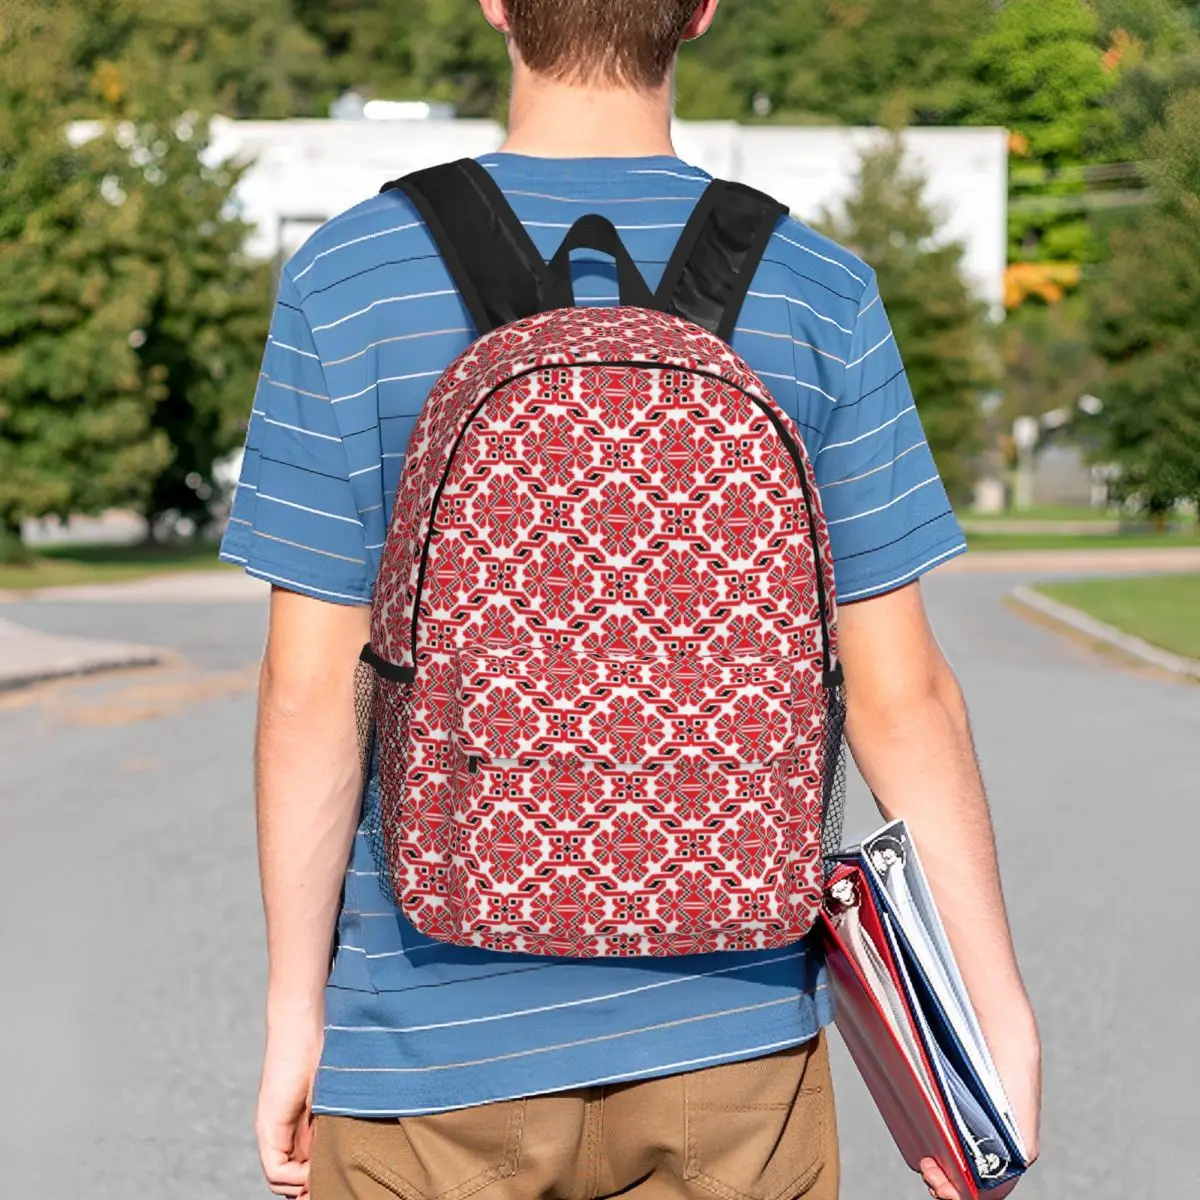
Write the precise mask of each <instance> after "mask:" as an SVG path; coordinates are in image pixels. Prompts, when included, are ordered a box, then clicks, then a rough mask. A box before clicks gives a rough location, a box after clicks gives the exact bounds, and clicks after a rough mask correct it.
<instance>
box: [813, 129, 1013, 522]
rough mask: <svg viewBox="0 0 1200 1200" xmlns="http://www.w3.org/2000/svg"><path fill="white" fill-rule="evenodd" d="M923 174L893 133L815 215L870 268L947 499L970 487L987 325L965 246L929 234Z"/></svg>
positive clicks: (984, 380)
mask: <svg viewBox="0 0 1200 1200" xmlns="http://www.w3.org/2000/svg"><path fill="white" fill-rule="evenodd" d="M924 192H925V183H924V180H923V179H922V178H921V177H920V175H919V174H917V173H916V172H915V171H913V170H911V169H910V168H909V167H908V166H907V165H906V164H905V161H904V153H903V149H902V147H901V145H900V144H899V142H898V141H897V140H889V141H887V142H885V143H883V144H882V145H881V147H879V148H877V149H875V150H873V151H870V152H868V153H867V154H865V155H864V156H863V159H862V162H861V165H860V168H859V172H858V177H857V181H856V187H855V190H854V194H853V195H852V196H851V198H850V199H849V200H848V201H847V202H846V204H845V207H844V210H843V211H842V212H840V213H837V214H830V215H828V216H827V217H826V219H825V221H824V222H823V228H824V231H825V232H826V233H828V234H829V235H830V236H831V237H833V238H835V239H836V240H838V241H840V242H842V243H843V244H844V245H846V246H849V247H850V248H852V249H853V250H854V251H855V252H856V253H857V254H859V255H860V256H861V257H862V258H863V259H864V260H865V261H866V262H868V263H870V265H871V266H872V267H873V268H874V270H875V272H876V275H877V276H878V279H879V291H880V294H881V295H882V296H883V298H884V302H885V303H886V305H887V309H888V314H889V316H890V317H891V321H892V328H893V329H894V330H895V334H896V343H897V345H898V346H899V348H900V352H901V354H902V355H903V356H904V362H905V366H906V368H907V371H908V377H909V381H910V383H911V384H912V389H913V394H914V395H915V397H916V403H917V410H918V411H919V412H920V414H921V420H922V422H923V423H924V426H925V432H926V435H927V437H928V439H929V444H930V447H931V448H932V450H933V454H934V457H935V459H936V460H937V464H938V469H939V470H940V471H941V474H942V478H943V480H944V481H945V483H946V487H947V489H948V490H949V492H950V494H951V496H952V497H954V498H956V499H961V498H963V497H965V496H966V494H967V493H968V492H969V490H970V485H971V482H972V480H973V477H974V466H975V457H976V454H977V452H978V450H979V433H980V399H981V395H982V393H983V392H984V390H985V389H986V388H987V387H988V386H989V385H990V384H991V383H992V382H994V380H993V372H992V370H991V367H990V361H991V354H990V347H989V343H990V340H991V337H992V331H991V329H990V327H989V323H988V318H987V316H986V311H985V308H984V306H983V305H982V304H981V303H980V302H979V301H978V300H977V299H976V298H975V296H974V294H973V292H972V290H971V287H970V285H969V284H968V282H967V281H966V279H965V278H964V276H963V269H962V258H963V248H962V246H961V245H958V244H957V243H953V242H950V243H947V242H940V241H938V240H937V231H938V221H937V219H936V214H934V213H933V212H932V211H931V209H930V207H929V206H928V204H927V203H926V201H925V196H924Z"/></svg>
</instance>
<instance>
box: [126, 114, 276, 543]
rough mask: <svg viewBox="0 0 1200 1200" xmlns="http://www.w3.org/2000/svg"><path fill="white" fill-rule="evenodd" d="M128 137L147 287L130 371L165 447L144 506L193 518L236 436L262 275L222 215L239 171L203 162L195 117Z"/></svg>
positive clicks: (261, 329) (265, 301) (254, 361)
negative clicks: (140, 196)
mask: <svg viewBox="0 0 1200 1200" xmlns="http://www.w3.org/2000/svg"><path fill="white" fill-rule="evenodd" d="M137 137H138V139H139V145H140V146H141V147H142V148H143V151H142V154H140V155H137V158H139V159H140V158H143V157H144V158H146V160H147V161H146V165H145V166H144V167H143V168H142V172H141V178H140V179H139V180H138V181H137V186H138V188H139V190H140V191H142V192H143V193H144V200H143V213H142V220H141V223H140V228H139V234H140V239H139V245H140V249H141V252H142V254H143V256H144V259H145V261H146V262H147V263H148V264H149V265H150V266H151V267H152V268H153V270H154V282H155V291H154V298H153V303H152V305H151V307H150V310H149V312H148V314H147V317H146V323H145V325H144V326H143V327H142V328H141V330H140V331H139V332H138V333H137V334H136V335H135V337H134V342H135V343H136V344H137V350H138V362H139V367H140V369H141V370H142V372H143V373H144V374H145V375H146V376H147V377H148V378H149V379H151V380H153V381H154V383H155V385H156V388H157V402H156V404H155V407H154V411H153V418H152V419H153V427H154V429H155V430H156V431H158V432H160V433H162V434H164V435H165V436H166V438H167V441H168V444H169V445H170V448H171V460H170V462H169V463H168V464H167V465H166V466H165V467H164V468H163V469H162V470H161V471H160V472H159V473H158V474H157V475H156V476H155V478H154V481H153V487H152V489H151V491H150V494H149V498H148V501H147V503H146V506H145V509H144V511H146V513H147V515H150V516H154V515H156V514H159V513H164V512H167V511H176V512H180V513H181V514H183V515H185V516H188V517H191V518H193V519H195V520H197V522H200V521H202V519H203V517H204V515H205V514H206V512H207V511H208V509H209V505H210V501H211V500H212V498H213V496H214V494H215V492H216V485H215V483H214V480H213V465H214V463H215V462H217V461H218V460H219V459H220V458H222V457H223V456H224V455H226V454H228V453H229V452H230V451H231V450H234V449H236V448H237V446H239V445H240V444H241V442H242V440H243V438H244V434H245V414H246V398H247V397H248V396H251V395H253V394H254V386H255V380H256V378H257V374H258V368H259V361H260V359H261V356H262V345H263V342H264V340H265V338H266V334H267V320H268V313H269V311H270V300H271V271H270V268H269V266H268V265H267V264H265V263H262V262H255V261H252V260H250V259H249V258H248V257H247V256H246V254H245V252H244V250H243V246H244V245H245V242H246V239H247V236H248V234H249V232H250V230H249V228H248V226H246V225H245V224H244V223H243V222H242V221H241V220H239V219H237V218H236V217H235V216H234V215H232V213H231V212H230V211H229V205H230V198H231V194H232V192H233V189H234V188H235V187H236V184H237V180H238V177H239V173H240V172H239V171H238V170H237V169H234V168H230V167H228V166H224V165H218V166H206V165H205V164H204V162H203V157H202V156H203V152H204V148H205V130H204V126H203V124H202V123H194V122H192V121H189V120H187V119H184V120H180V121H176V122H174V123H172V124H170V125H164V124H158V125H153V124H144V125H140V126H138V127H137Z"/></svg>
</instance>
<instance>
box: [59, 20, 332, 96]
mask: <svg viewBox="0 0 1200 1200" xmlns="http://www.w3.org/2000/svg"><path fill="white" fill-rule="evenodd" d="M71 7H72V8H73V9H74V10H75V12H76V13H77V14H78V18H79V23H80V31H79V36H78V38H77V40H76V42H75V56H76V61H77V63H78V67H79V69H80V71H81V72H82V77H83V78H84V79H86V80H87V81H88V82H89V83H91V84H92V85H93V87H94V88H95V89H97V90H98V91H99V92H100V97H99V98H101V99H103V100H104V101H105V102H106V103H108V104H109V105H110V106H111V107H114V108H117V107H120V106H121V105H122V104H124V105H125V110H126V113H127V115H130V116H137V115H138V114H137V113H136V111H133V106H134V105H135V104H136V101H137V99H138V98H139V97H143V96H152V97H154V98H155V99H156V100H158V99H163V100H169V101H170V102H171V103H173V104H174V105H175V107H176V108H177V109H180V110H182V109H187V108H197V109H201V110H203V111H209V112H211V111H216V112H221V113H223V114H224V115H226V116H229V117H269V118H274V117H294V116H314V115H324V113H319V114H318V104H319V100H320V98H321V97H322V96H323V95H324V94H325V92H326V91H327V90H328V84H327V80H326V64H325V55H324V47H323V46H322V45H321V43H320V41H319V40H318V39H317V38H315V37H313V36H312V35H311V34H310V33H309V32H308V31H307V30H306V29H304V27H303V26H302V25H301V24H300V23H299V22H298V21H297V20H296V19H295V16H294V14H293V12H292V0H254V2H253V3H248V2H247V0H169V2H168V3H164V2H163V0H75V3H74V4H72V5H71Z"/></svg>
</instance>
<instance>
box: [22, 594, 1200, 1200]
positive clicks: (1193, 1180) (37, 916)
mask: <svg viewBox="0 0 1200 1200" xmlns="http://www.w3.org/2000/svg"><path fill="white" fill-rule="evenodd" d="M1015 582H1018V580H1016V579H1008V578H1005V577H1001V576H996V575H983V574H972V573H948V574H945V575H943V576H940V577H935V578H934V579H932V580H931V581H930V582H929V584H928V587H927V592H928V596H929V600H930V604H931V607H932V609H933V613H934V617H935V621H936V624H937V627H938V631H939V634H940V636H941V638H942V640H943V643H944V645H945V647H946V649H947V652H948V653H949V655H950V657H951V659H952V660H953V662H954V664H955V666H956V667H957V668H958V670H959V673H960V675H961V677H962V680H963V682H964V686H965V688H966V691H967V694H968V698H969V699H970V701H971V704H972V709H973V712H974V717H975V724H976V731H977V735H978V741H979V747H980V753H981V755H982V758H983V761H984V766H985V770H986V773H987V776H988V779H989V782H990V785H991V790H992V793H993V803H994V807H995V811H996V820H997V825H998V832H999V838H1000V843H1001V851H1002V857H1003V862H1004V866H1005V874H1006V880H1007V885H1008V890H1009V897H1010V902H1011V907H1012V912H1013V920H1014V923H1015V927H1016V933H1017V939H1018V942H1019V947H1020V951H1021V956H1022V960H1023V963H1024V965H1025V968H1026V972H1027V975H1028V977H1029V982H1030V986H1031V988H1032V991H1033V994H1034V998H1035V1001H1036V1003H1037V1006H1038V1009H1039V1011H1040V1014H1041V1018H1042V1022H1043V1027H1044V1035H1045V1041H1046V1051H1047V1064H1046V1067H1047V1102H1046V1129H1045V1139H1044V1141H1045V1145H1044V1149H1045V1162H1044V1165H1043V1166H1042V1167H1041V1168H1040V1169H1039V1170H1038V1172H1037V1174H1036V1175H1035V1176H1034V1177H1031V1179H1030V1180H1029V1181H1028V1182H1027V1183H1026V1184H1025V1185H1024V1187H1023V1189H1022V1191H1021V1193H1020V1194H1021V1195H1023V1196H1025V1197H1026V1198H1027V1200H1074V1198H1075V1197H1079V1198H1080V1200H1083V1198H1084V1197H1087V1198H1088V1200H1129V1198H1130V1197H1136V1198H1139V1200H1140V1198H1142V1197H1147V1198H1149V1197H1156V1196H1190V1195H1194V1194H1196V1193H1197V1188H1198V1187H1200V1156H1197V1153H1196V1150H1195V1147H1194V1146H1193V1145H1192V1143H1191V1138H1192V1137H1193V1136H1194V1133H1193V1126H1194V1125H1195V1123H1196V1118H1197V1116H1200V1102H1198V1101H1197V1098H1196V1097H1197V1091H1196V1081H1197V1079H1198V1078H1200V1048H1198V1047H1200V1005H1198V1004H1197V1002H1196V999H1195V990H1196V989H1197V987H1198V986H1200V963H1198V955H1197V937H1196V932H1195V930H1196V919H1197V917H1200V872H1198V871H1197V870H1196V869H1195V866H1194V864H1193V862H1192V859H1193V858H1194V854H1193V853H1192V852H1191V849H1190V846H1191V843H1192V841H1193V840H1194V835H1192V834H1191V832H1190V829H1189V822H1190V821H1191V820H1192V819H1193V813H1194V812H1195V811H1196V808H1197V804H1196V801H1197V799H1200V688H1194V687H1188V686H1185V685H1179V684H1173V683H1168V682H1164V681H1161V680H1159V679H1155V678H1150V677H1146V676H1141V675H1138V674H1135V673H1132V672H1129V671H1126V670H1124V669H1122V668H1119V667H1116V666H1113V665H1110V664H1108V663H1106V662H1105V661H1103V660H1102V659H1099V658H1095V657H1092V656H1090V655H1089V654H1088V653H1087V652H1085V651H1084V650H1082V649H1080V648H1077V647H1076V646H1074V645H1073V644H1072V643H1070V642H1067V641H1064V640H1061V639H1059V638H1058V637H1056V636H1055V635H1053V634H1050V633H1048V632H1045V631H1043V630H1040V629H1038V628H1035V627H1033V626H1031V625H1028V624H1026V623H1025V622H1023V621H1022V620H1021V619H1020V618H1018V617H1016V616H1015V615H1013V614H1012V613H1010V612H1009V611H1008V610H1007V609H1006V608H1005V607H1004V605H1003V596H1004V594H1005V591H1006V590H1007V588H1008V587H1009V586H1011V584H1012V583H1015ZM4 615H5V616H6V617H7V618H10V619H12V620H15V621H19V622H23V623H25V624H27V625H30V626H33V627H36V628H39V629H43V630H45V631H47V632H51V633H62V634H76V635H86V636H89V637H101V638H106V639H115V640H122V641H135V642H139V643H150V644H155V645H160V646H168V647H171V648H173V649H175V650H176V651H178V653H179V655H180V662H179V663H178V664H176V665H172V666H169V667H167V668H166V669H163V670H160V671H157V672H154V673H149V674H140V675H139V674H133V675H127V676H123V677H112V678H109V679H106V680H101V681H91V682H85V683H76V684H67V685H58V686H54V687H49V688H46V689H43V690H41V691H39V692H36V693H29V694H24V695H16V696H9V697H2V696H0V764H2V767H0V963H2V964H3V966H2V967H0V975H2V978H3V987H2V988H0V1163H2V1165H0V1179H3V1180H4V1187H3V1191H4V1194H5V1195H6V1196H7V1195H10V1194H11V1195H13V1196H14V1197H16V1196H21V1197H24V1196H29V1197H35V1196H36V1197H38V1200H75V1198H77V1197H81V1196H86V1197H87V1198H88V1200H130V1198H136V1200H141V1198H143V1197H146V1198H151V1197H152V1198H153V1200H209V1198H212V1200H249V1198H250V1197H255V1196H260V1195H265V1192H264V1191H263V1190H262V1189H261V1188H260V1185H259V1183H258V1176H257V1168H256V1165H255V1161H254V1155H253V1150H252V1146H251V1142H250V1137H249V1129H250V1114H251V1106H252V1097H253V1089H254V1082H255V1073H256V1069H257V1055H258V1049H259V1042H260V1036H261V1020H260V1008H261V993H262V984H263V966H262V949H261V940H262V931H261V919H260V916H259V909H258V898H257V893H256V883H255V875H254V871H255V867H254V846H253V821H252V812H251V794H250V770H249V764H250V745H251V720H252V713H253V692H252V687H253V666H254V662H255V659H256V657H257V655H258V652H259V648H260V646H261V641H262V634H263V612H262V609H261V606H260V605H259V604H256V603H240V604H235V603H217V604H210V605H188V604H146V603H140V604H129V605H117V604H76V603H61V602H60V603H53V604H51V603H35V604H34V603H31V604H17V605H6V606H5V608H4ZM872 821H873V816H872V814H871V812H870V810H869V808H868V806H867V804H866V803H865V802H864V799H863V796H862V795H861V793H860V794H858V795H856V796H855V798H854V802H853V805H852V812H851V817H850V828H851V831H852V832H853V831H855V830H857V831H859V832H861V831H863V830H865V829H867V828H869V827H870V825H871V824H872ZM1176 847H1180V848H1181V849H1182V854H1176V855H1172V854H1171V851H1172V850H1173V849H1175V848H1176ZM838 1067H839V1075H840V1084H841V1097H840V1099H841V1104H840V1111H841V1118H840V1119H841V1125H842V1133H843V1140H844V1153H845V1179H846V1184H845V1189H844V1195H845V1196H846V1197H847V1200H900V1198H902V1197H904V1196H912V1197H920V1196H924V1194H925V1193H924V1191H923V1190H922V1189H921V1187H920V1185H919V1184H918V1182H917V1181H916V1180H915V1179H912V1178H911V1177H910V1176H908V1175H907V1173H906V1172H905V1171H904V1170H903V1168H902V1167H901V1166H900V1165H899V1163H898V1160H897V1158H896V1155H895V1152H894V1150H893V1148H892V1146H891V1145H890V1143H889V1142H888V1140H887V1135H886V1133H885V1132H884V1130H883V1128H882V1126H881V1125H880V1123H879V1120H878V1118H877V1117H876V1116H875V1114H874V1112H873V1110H872V1108H871V1105H870V1101H869V1099H868V1098H867V1097H866V1095H865V1093H864V1092H863V1090H862V1088H861V1085H859V1083H858V1081H857V1079H855V1078H854V1076H853V1068H852V1067H850V1066H849V1064H848V1062H847V1060H846V1059H845V1057H844V1055H839V1061H838Z"/></svg>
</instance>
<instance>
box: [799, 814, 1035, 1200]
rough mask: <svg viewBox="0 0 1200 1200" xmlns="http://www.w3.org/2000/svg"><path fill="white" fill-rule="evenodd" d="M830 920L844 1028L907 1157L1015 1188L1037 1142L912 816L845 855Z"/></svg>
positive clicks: (830, 886)
mask: <svg viewBox="0 0 1200 1200" xmlns="http://www.w3.org/2000/svg"><path fill="white" fill-rule="evenodd" d="M821 923H822V927H823V933H824V940H825V949H826V958H827V962H828V965H829V970H830V976H831V979H832V984H833V991H834V998H835V1001H836V1005H837V1026H838V1031H839V1032H840V1033H841V1035H842V1038H843V1040H844V1041H845V1043H846V1046H847V1048H848V1049H849V1051H850V1054H851V1057H852V1058H853V1059H854V1062H855V1065H856V1066H857V1067H858V1069H859V1072H860V1074H861V1075H862V1077H863V1080H864V1082H865V1083H866V1085H867V1088H868V1090H869V1091H870V1092H871V1095H872V1096H873V1098H874V1100H875V1103H876V1104H877V1106H878V1107H879V1111H880V1113H881V1115H882V1116H883V1118H884V1121H885V1122H886V1124H887V1126H888V1128H889V1130H890V1131H891V1133H892V1137H893V1138H894V1139H895V1142H896V1145H897V1147H898V1148H899V1150H900V1153H901V1154H902V1155H903V1156H904V1160H905V1162H906V1163H907V1164H908V1165H909V1166H910V1167H911V1168H912V1169H913V1170H914V1171H919V1170H920V1163H921V1161H922V1160H923V1159H926V1158H932V1159H934V1160H935V1161H936V1162H937V1163H938V1164H939V1166H941V1168H942V1170H943V1171H945V1173H946V1175H947V1177H948V1178H949V1179H950V1182H951V1183H952V1184H953V1185H954V1187H955V1188H956V1190H957V1191H958V1193H959V1195H960V1197H962V1200H980V1198H981V1197H986V1198H987V1200H1000V1198H1001V1197H1003V1196H1006V1195H1008V1194H1009V1192H1011V1191H1012V1189H1013V1188H1014V1187H1016V1185H1017V1183H1018V1182H1019V1180H1020V1178H1021V1176H1022V1175H1023V1174H1024V1173H1025V1171H1026V1170H1027V1169H1028V1157H1027V1154H1026V1150H1025V1146H1024V1143H1023V1141H1022V1139H1021V1133H1020V1130H1019V1129H1018V1128H1017V1124H1016V1121H1015V1119H1014V1117H1013V1114H1012V1109H1011V1106H1010V1105H1009V1102H1008V1099H1007V1097H1006V1096H1005V1094H1004V1085H1003V1084H1002V1083H1001V1081H1000V1076H999V1074H998V1073H997V1071H996V1067H995V1064H994V1063H993V1061H992V1057H991V1054H990V1053H989V1051H988V1047H987V1042H986V1041H985V1039H984V1036H983V1031H982V1029H981V1028H980V1026H979V1020H978V1018H977V1017H976V1015H975V1010H974V1008H973V1007H972V1005H971V1000H970V997H969V996H968V995H967V989H966V986H965V985H964V983H963V980H962V975H961V973H960V972H959V969H958V965H957V963H956V962H955V960H954V953H953V951H952V950H951V948H950V943H949V940H948V939H947V937H946V932H945V929H944V927H943V925H942V921H941V917H940V916H939V915H938V911H937V905H936V904H935V903H934V900H933V895H932V893H931V891H930V888H929V883H928V880H927V879H926V876H925V872H924V870H923V869H922V867H921V860H920V858H919V856H918V854H917V849H916V846H915V845H914V844H913V841H912V838H911V836H910V834H909V832H908V829H907V827H906V826H905V824H904V822H903V821H893V822H891V823H890V824H888V825H886V826H884V828H883V829H881V830H879V832H878V833H875V834H873V835H872V836H871V837H869V838H867V839H865V840H864V841H863V842H862V843H861V844H860V845H858V846H855V847H852V848H850V849H847V850H844V851H842V852H841V853H839V854H838V855H836V856H834V858H833V859H832V860H831V861H830V873H829V876H828V879H827V883H826V888H825V902H824V906H823V911H822V915H821Z"/></svg>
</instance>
